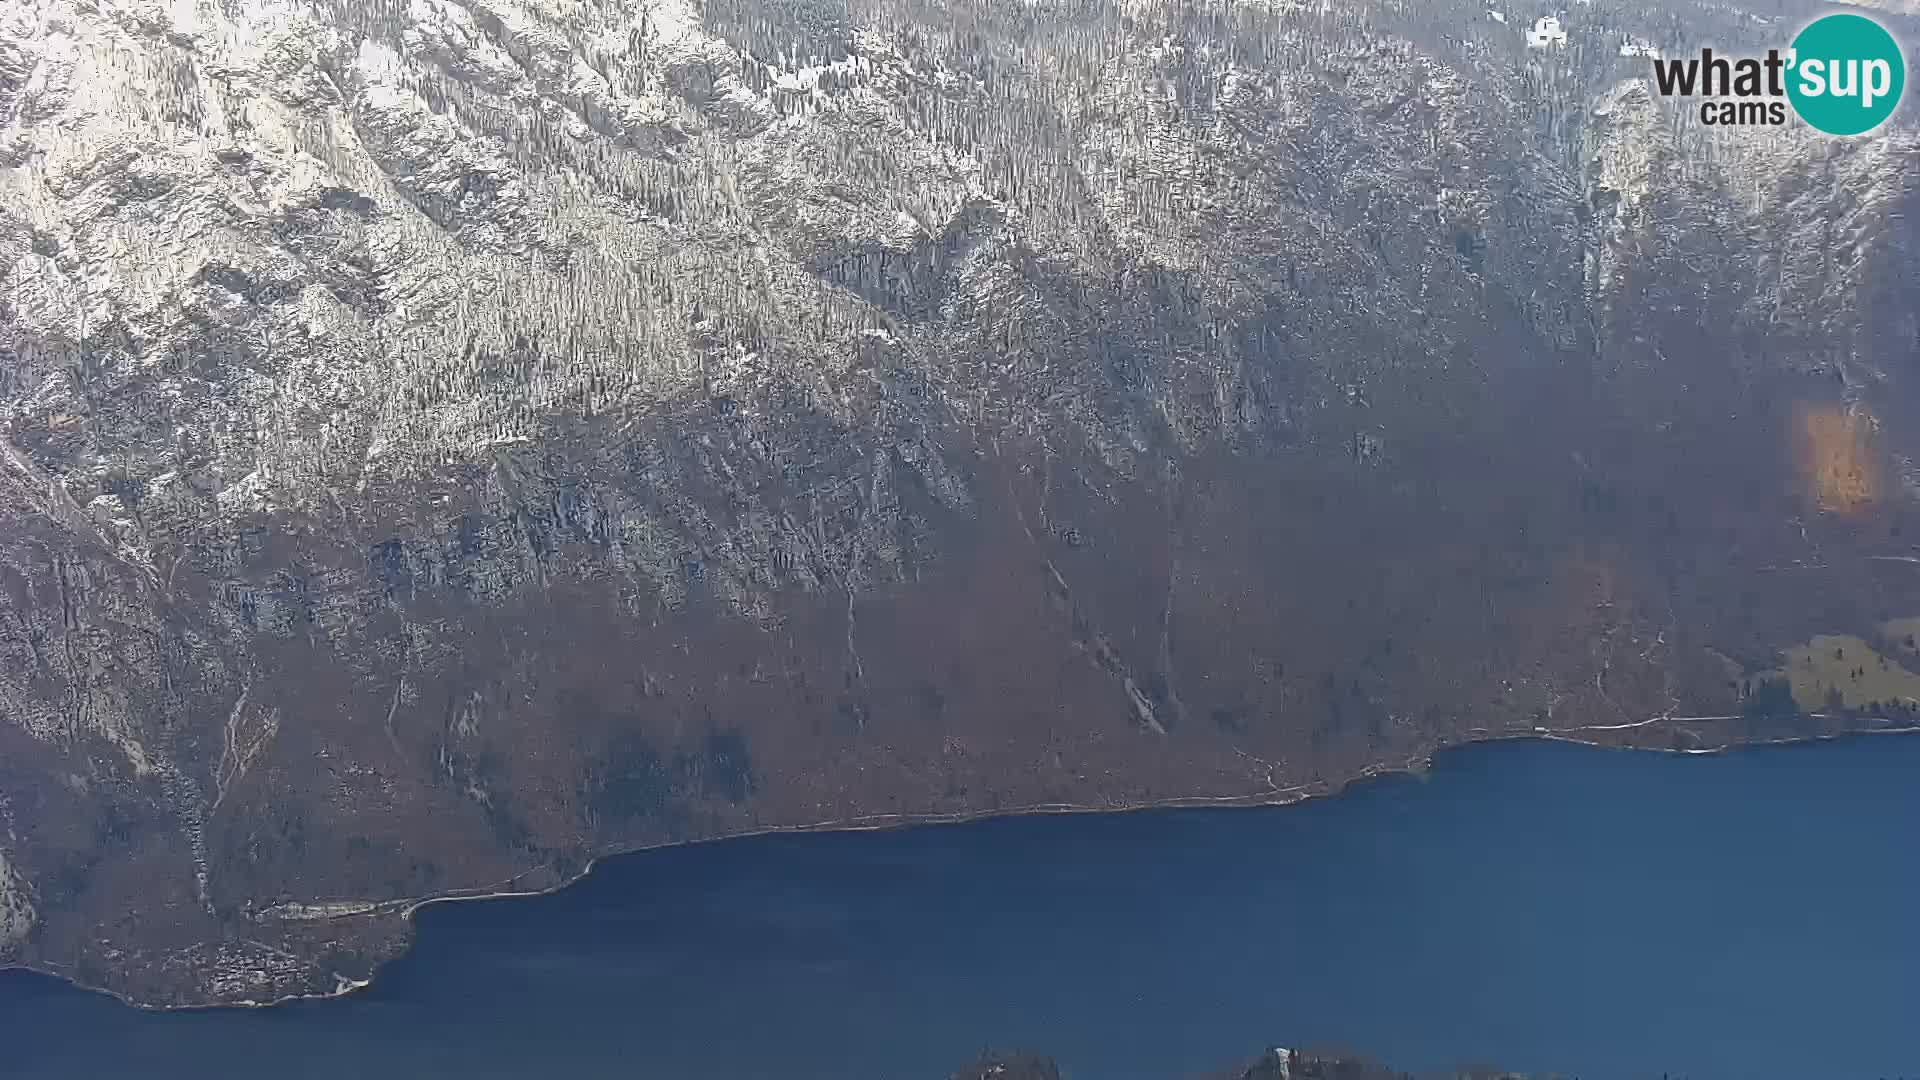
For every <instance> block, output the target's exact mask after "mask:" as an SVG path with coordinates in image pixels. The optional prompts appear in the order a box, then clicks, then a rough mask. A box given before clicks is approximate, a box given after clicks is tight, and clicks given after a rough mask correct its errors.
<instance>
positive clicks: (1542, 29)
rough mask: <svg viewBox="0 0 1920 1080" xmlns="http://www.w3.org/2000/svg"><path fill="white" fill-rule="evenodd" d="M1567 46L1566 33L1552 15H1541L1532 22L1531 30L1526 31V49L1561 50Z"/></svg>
mask: <svg viewBox="0 0 1920 1080" xmlns="http://www.w3.org/2000/svg"><path fill="white" fill-rule="evenodd" d="M1566 44H1567V32H1566V31H1565V30H1563V29H1561V27H1560V20H1559V19H1557V18H1555V17H1554V16H1552V15H1542V16H1540V17H1539V18H1538V19H1535V20H1534V21H1533V29H1531V30H1528V31H1527V48H1529V49H1561V48H1565V47H1566Z"/></svg>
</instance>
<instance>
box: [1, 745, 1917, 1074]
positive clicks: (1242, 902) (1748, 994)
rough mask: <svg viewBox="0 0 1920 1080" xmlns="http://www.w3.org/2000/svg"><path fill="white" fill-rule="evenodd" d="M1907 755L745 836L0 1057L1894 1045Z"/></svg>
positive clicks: (1160, 1056) (88, 1009) (12, 1048)
mask: <svg viewBox="0 0 1920 1080" xmlns="http://www.w3.org/2000/svg"><path fill="white" fill-rule="evenodd" d="M1916 777H1920V739H1914V738H1908V737H1885V738H1862V739H1857V740H1853V741H1847V742H1839V743H1830V744H1824V745H1819V746H1813V747H1796V748H1790V749H1770V750H1757V751H1746V752H1741V753H1736V754H1732V755H1729V756H1724V757H1671V756H1656V755H1650V754H1629V753H1622V752H1612V751H1600V750H1592V749H1583V748H1577V747H1573V746H1566V745H1556V744H1546V743H1535V744H1507V745H1496V746H1490V747H1479V748H1472V749H1468V750H1464V751H1458V752H1455V753H1451V754H1449V755H1447V756H1445V757H1443V758H1442V759H1441V760H1440V762H1439V763H1438V766H1437V767H1436V769H1435V770H1434V771H1433V773H1432V774H1431V776H1430V777H1428V778H1427V779H1425V780H1416V779H1409V778H1404V777H1402V778H1395V779H1391V780H1387V781H1383V782H1378V783H1374V784H1370V785H1368V786H1365V787H1364V788H1362V789H1359V790H1357V791H1355V792H1352V793H1350V794H1348V795H1346V796H1343V797H1340V798H1335V799H1329V800H1322V801H1318V802H1314V803H1310V804H1306V805H1303V806H1296V807H1290V808H1279V809H1270V810H1240V811H1173V812H1148V813H1139V814H1125V815H1109V816H1076V817H1053V818H1029V819H1008V820H1000V821H994V822H987V823H982V824H975V825H964V826H947V827H933V828H923V829H914V830H908V831H898V832H887V833H864V834H843V835H828V836H788V837H765V838H757V839H748V840H738V841H729V842H723V843H717V844H711V845H705V846H699V847H692V848H683V849H677V850H667V851H660V852H653V853H647V854H641V855H636V856H629V857H625V858H620V859H615V860H612V861H610V862H608V863H606V864H603V865H602V866H601V867H600V868H599V869H598V870H597V871H596V872H595V873H594V874H593V875H592V876H591V877H590V878H589V879H588V880H587V881H586V882H585V883H584V884H582V885H580V886H578V887H575V888H573V889H570V890H568V891H566V892H563V893H560V894H558V895H554V896H550V897H544V898H540V899H534V900H508V901H496V902H487V903H468V904H453V905H441V906H438V907H436V908H433V909H430V910H429V911H427V912H426V913H425V914H424V915H423V917H422V922H423V926H422V931H421V934H420V943H419V947H418V949H417V950H416V951H415V952H414V953H413V954H412V955H411V956H409V957H408V958H407V959H405V960H403V961H401V962H399V963H396V964H394V965H393V966H392V967H390V968H388V969H387V970H386V971H385V972H384V973H383V974H382V976H381V978H380V979H379V981H378V982H377V983H376V984H375V986H374V987H373V988H372V989H371V990H369V991H366V992H364V993H363V994H360V995H358V996H355V997H353V998H350V999H347V1000H343V1001H334V1002H327V1003H315V1004H306V1005H300V1006H296V1007H290V1008H282V1009H276V1010H255V1011H244V1010H242V1011H222V1012H211V1013H195V1014H182V1015H173V1016H156V1015H147V1014H141V1013H137V1012H134V1011H132V1010H130V1009H126V1008H124V1007H122V1006H119V1005H117V1004H115V1003H113V1002H112V1001H110V1000H108V999H106V998H103V997H97V996H93V995H88V994H83V993H80V992H77V991H73V990H70V989H68V988H66V987H65V986H63V985H61V984H59V983H56V982H54V981H52V980H50V979H45V978H41V977H38V976H28V975H25V974H20V973H9V974H6V975H4V976H0V1039H4V1045H5V1046H6V1048H7V1061H8V1065H7V1074H8V1075H10V1076H22V1077H39V1076H114V1075H136V1074H137V1075H140V1076H143V1077H146V1078H148V1080H159V1078H166V1077H194V1078H196V1080H203V1078H206V1077H225V1076H255V1075H260V1072H259V1070H260V1067H261V1063H262V1062H267V1061H271V1062H273V1063H274V1064H273V1065H272V1067H271V1072H272V1073H273V1075H275V1076H285V1077H304V1076H314V1077H322V1076H324V1077H329V1078H337V1077H341V1076H361V1077H375V1078H386V1077H392V1078H402V1077H405V1078H408V1080H413V1078H418V1077H428V1076H461V1077H482V1076H487V1077H491V1076H591V1077H602V1076H620V1077H663V1078H695V1077H698V1078H702V1080H729V1078H736V1077H738V1078H767V1077H775V1076H777V1077H781V1078H782V1080H790V1078H819V1080H861V1078H867V1077H873V1078H887V1080H894V1078H906V1077H928V1078H937V1077H941V1076H944V1075H945V1074H946V1072H947V1071H949V1070H950V1069H952V1068H956V1067H958V1066H959V1065H961V1064H964V1063H965V1061H966V1060H968V1059H969V1058H970V1057H971V1056H972V1055H973V1054H974V1053H976V1052H977V1051H978V1050H979V1049H980V1048H981V1047H982V1046H984V1045H987V1044H993V1045H998V1046H1024V1047H1031V1048H1036V1049H1042V1050H1045V1051H1047V1052H1049V1053H1052V1054H1055V1055H1057V1056H1058V1057H1059V1058H1060V1059H1061V1060H1062V1062H1063V1064H1064V1065H1065V1066H1066V1067H1067V1069H1068V1071H1069V1075H1070V1076H1072V1077H1074V1078H1077V1080H1094V1078H1098V1080H1129V1078H1135V1077H1138V1078H1153V1080H1170V1078H1176V1077H1183V1076H1188V1075H1191V1074H1193V1073H1194V1072H1197V1071H1200V1070H1202V1069H1204V1068H1207V1067H1211V1066H1214V1065H1223V1064H1227V1063H1228V1062H1230V1061H1231V1060H1232V1059H1233V1058H1235V1057H1236V1056H1238V1055H1242V1054H1252V1053H1253V1052H1256V1051H1257V1050H1259V1049H1260V1048H1261V1047H1262V1046H1264V1045H1271V1044H1274V1043H1279V1044H1283V1045H1289V1044H1290V1045H1310V1044H1311V1045H1324V1044H1328V1043H1337V1044H1347V1045H1350V1046H1353V1047H1358V1048H1363V1049H1365V1050H1366V1051H1368V1052H1369V1053H1371V1054H1373V1055H1375V1056H1378V1057H1381V1058H1384V1059H1386V1060H1389V1061H1391V1062H1393V1063H1395V1064H1398V1065H1400V1066H1401V1067H1404V1068H1424V1067H1427V1066H1437V1065H1442V1064H1449V1063H1460V1062H1464V1061H1469V1060H1491V1061H1497V1062H1500V1063H1502V1064H1505V1065H1506V1066H1507V1067H1509V1068H1526V1069H1548V1068H1553V1069H1558V1070H1561V1071H1564V1072H1568V1073H1573V1072H1577V1073H1578V1074H1579V1075H1580V1076H1581V1077H1583V1078H1585V1080H1597V1078H1609V1077H1646V1076H1658V1075H1660V1073H1661V1071H1662V1070H1666V1071H1669V1072H1671V1073H1673V1074H1674V1075H1683V1076H1686V1077H1688V1078H1690V1080H1709V1078H1713V1077H1726V1078H1739V1080H1766V1078H1769V1077H1782V1078H1788V1077H1791V1078H1794V1080H1806V1078H1808V1077H1823V1078H1830V1080H1846V1078H1850V1077H1861V1078H1867V1077H1880V1076H1894V1075H1901V1070H1902V1069H1904V1070H1906V1073H1907V1074H1908V1075H1911V1074H1912V1073H1913V1071H1914V1070H1915V1069H1916V1068H1920V1026H1916V1025H1915V1024H1914V1023H1913V1014H1912V1008H1913V1003H1914V1002H1915V1001H1920V974H1916V965H1915V963H1914V958H1915V957H1920V927H1916V922H1915V919H1914V911H1915V908H1914V904H1915V900H1916V898H1917V897H1920V857H1916V855H1915V846H1914V836H1915V827H1916V825H1920V784H1916V783H1915V778H1916Z"/></svg>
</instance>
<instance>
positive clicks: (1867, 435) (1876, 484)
mask: <svg viewBox="0 0 1920 1080" xmlns="http://www.w3.org/2000/svg"><path fill="white" fill-rule="evenodd" d="M1799 459H1800V474H1801V478H1802V480H1803V481H1804V482H1805V484H1806V487H1807V490H1808V491H1809V493H1811V494H1812V496H1813V499H1814V502H1815V503H1816V504H1818V505H1819V507H1820V509H1821V510H1824V511H1829V512H1832V513H1838V514H1847V513H1855V512H1858V511H1861V510H1864V509H1866V507H1867V506H1868V505H1870V504H1871V503H1873V502H1874V501H1875V500H1876V499H1878V498H1880V494H1881V491H1882V489H1883V482H1884V481H1883V478H1882V476H1881V468H1880V461H1879V458H1878V456H1877V455H1876V454H1875V453H1874V448H1873V418H1872V417H1871V416H1869V415H1867V414H1866V413H1864V412H1857V411H1851V412H1850V411H1848V410H1847V409H1845V408H1842V407H1840V406H1831V405H1828V406H1817V407H1807V408H1803V409H1802V410H1801V412H1800V454H1799Z"/></svg>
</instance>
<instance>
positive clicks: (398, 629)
mask: <svg viewBox="0 0 1920 1080" xmlns="http://www.w3.org/2000/svg"><path fill="white" fill-rule="evenodd" d="M1546 10H1547V9H1545V8H1542V9H1541V10H1540V12H1538V13H1536V12H1534V11H1533V10H1532V8H1531V7H1528V6H1526V5H1521V6H1517V7H1516V6H1513V5H1506V6H1505V7H1504V8H1503V13H1507V14H1510V16H1511V18H1510V19H1509V20H1508V21H1506V22H1502V21H1498V20H1494V19H1490V18H1488V17H1487V9H1486V6H1485V5H1484V4H1481V3H1477V2H1476V3H1472V4H1465V3H1459V4H1456V3H1428V2H1425V0H1422V2H1418V3H1415V2H1406V3H1400V2H1385V0H1375V2H1370V3H1347V2H1338V3H1326V4H1314V3H1293V2H1282V0H1271V2H1255V3H1232V4H1228V3H1213V2H1201V3H1182V4H1168V3H1164V2H1161V0H1128V2H1122V3H1110V2H1092V3H1053V2H1049V0H1028V2H1018V3H1014V2H1009V3H990V4H976V3H967V4H958V5H949V4H930V3H920V2H917V0H899V2H895V0H889V2H886V3H875V2H866V0H862V2H854V3H836V2H831V0H712V2H710V3H705V4H700V3H694V2H691V0H590V2H562V0H550V2H547V0H542V2H532V0H528V2H520V0H409V2H407V3H400V2H396V0H373V2H369V0H175V2H172V3H161V2H153V0H149V2H121V0H17V2H15V3H12V4H10V5H9V6H7V7H6V9H5V10H4V11H0V281H4V285H5V287H4V289H0V412H3V414H4V422H5V425H6V430H5V439H4V441H0V454H3V455H4V462H0V505H3V506H4V508H5V516H4V518H3V519H0V586H3V587H4V592H0V962H19V963H25V964H29V965H32V966H35V967H39V968H43V969H45V970H50V971H55V972H59V973H62V974H65V975H68V976H70V977H72V978H75V979H77V980H79V981H82V982H85V983H88V984H90V985H98V986H105V987H108V988H111V989H113V990H114V991H116V992H119V993H122V994H124V995H127V996H129V997H132V998H135V999H137V1000H140V1001H143V1002H149V1003H185V1002H202V1001H208V1000H239V999H249V1000H265V999H269V998H274V997H278V996H283V995H286V994H292V993H310V992H331V991H333V990H336V989H338V988H340V987H342V986H346V985H351V984H352V983H353V982H355V981H357V980H359V979H362V978H364V977H365V976H366V975H367V973H368V971H369V970H370V968H371V966H372V965H373V964H374V963H375V962H377V960H379V959H380V958H382V957H384V956H387V955H390V954H391V953H392V951H393V950H394V949H396V948H397V947H398V946H399V944H400V943H401V941H402V939H403V937H404V932H405V931H404V927H403V925H402V923H401V919H400V917H399V913H400V912H402V911H404V910H405V909H406V907H407V906H408V904H409V903H411V902H412V901H413V900H415V899H417V898H420V897H425V896H434V895H446V894H451V893H457V892H463V891H489V890H501V889H517V888H538V887H545V886H548V885H552V884H555V883H558V882H560V881H563V880H565V879H567V878H568V877H570V876H571V875H573V874H574V873H577V872H578V870H579V869H580V868H581V867H582V866H583V865H584V864H585V862H586V861H587V860H588V859H590V858H591V857H593V856H594V855H597V854H600V853H603V852H607V851H611V850H619V849H623V848H629V847H634V846H640V845H644V844H651V843H662V842H670V841H675V840H684V839H690V838H694V837H700V836H711V835H719V834H724V833H731V832H741V831H748V830H755V829H768V828H789V827H803V826H817V825H824V824H830V823H848V822H855V821H863V822H874V821H890V820H899V819H902V818H907V817H915V816H932V815H955V814H968V813H980V812H995V811H1004V810H1010V809H1015V808H1020V807H1028V806H1040V805H1075V806H1105V805H1127V804H1137V803H1142V802H1149V801H1166V800H1175V799H1198V800H1221V801H1231V800H1262V799H1277V798H1291V797H1297V796H1299V795H1302V794H1307V793H1312V792H1316V791H1321V790H1326V789H1328V788H1329V787H1331V786H1334V785H1337V784H1338V783H1340V782H1343V781H1344V780H1345V779H1347V778H1350V777H1352V776H1354V775H1358V774H1360V773H1361V772H1363V771H1365V770H1369V769H1375V768H1379V767H1382V766H1390V765H1395V764H1398V763H1401V762H1404V761H1407V760H1409V759H1412V758H1417V757H1419V756H1421V755H1423V754H1425V753H1427V752H1430V751H1431V750H1432V749H1433V748H1434V747H1436V746H1438V745H1442V744H1445V743H1447V742H1452V741H1458V740H1462V739H1467V738H1475V737H1481V736H1485V735H1489V734H1505V733H1510V732H1526V731H1534V730H1537V729H1540V728H1548V729H1555V730H1566V731H1568V732H1571V733H1579V732H1582V731H1585V733H1586V735H1587V736H1588V737H1595V738H1602V737H1606V738H1636V739H1641V740H1643V741H1667V742H1670V741H1671V740H1675V739H1680V740H1694V741H1695V742H1697V743H1700V744H1703V745H1704V744H1717V743H1722V742H1727V741H1738V740H1740V739H1744V738H1749V737H1756V732H1757V731H1758V730H1759V729H1758V728H1756V727H1755V726H1754V725H1755V724H1758V723H1759V722H1760V721H1759V720H1757V719H1755V718H1753V717H1748V718H1746V719H1744V720H1742V719H1739V716H1740V714H1741V713H1742V711H1743V710H1742V703H1741V700H1740V698H1741V695H1742V694H1743V693H1745V692H1746V691H1747V689H1748V687H1749V684H1750V683H1751V681H1752V676H1753V675H1754V674H1755V673H1759V672H1763V671H1765V670H1767V669H1769V668H1770V667H1771V666H1772V665H1773V662H1774V654H1775V652H1776V651H1777V650H1779V649H1781V648H1783V647H1785V646H1788V645H1791V644H1794V643H1798V642H1801V641H1804V640H1806V639H1808V638H1809V637H1810V636H1811V635H1812V634H1814V633H1816V632H1822V631H1829V630H1833V631H1840V630H1845V631H1849V632H1857V633H1867V632H1869V631H1870V629H1871V627H1873V626H1875V625H1877V623H1878V620H1882V619H1886V618H1890V617H1894V616H1899V615H1911V614H1916V613H1920V594H1916V588H1917V587H1920V576H1915V575H1913V574H1912V572H1911V566H1910V564H1909V563H1903V562H1900V561H1898V560H1899V559H1904V558H1908V557H1909V556H1910V555H1911V554H1912V553H1911V544H1910V540H1909V539H1907V538H1909V537H1911V536H1914V535H1916V533H1915V532H1914V531H1913V529H1912V527H1913V524H1914V522H1913V520H1912V513H1913V511H1912V503H1911V494H1910V491H1911V484H1912V479H1911V478H1912V476H1913V474H1914V470H1913V467H1912V464H1911V459H1912V456H1913V455H1914V454H1916V453H1920V449H1917V448H1916V440H1917V439H1920V429H1917V428H1916V421H1917V420H1920V418H1917V417H1916V416H1915V401H1914V394H1913V391H1912V389H1911V388H1910V381H1911V380H1912V379H1913V378H1914V370H1915V362H1916V359H1920V357H1917V356H1916V352H1917V351H1920V328H1917V326H1920V324H1917V323H1916V311H1915V306H1914V304H1913V302H1912V298H1913V297H1914V296H1916V295H1920V136H1916V133H1915V125H1914V122H1913V120H1912V115H1913V107H1912V106H1911V104H1910V105H1909V107H1908V109H1907V111H1906V113H1905V114H1903V115H1902V116H1901V117H1899V118H1898V119H1896V121H1895V122H1894V123H1892V124H1890V125H1889V126H1888V127H1887V128H1886V129H1884V130H1883V131H1881V132H1879V133H1877V134H1874V135H1870V136H1866V137H1862V138H1859V139H1854V140H1844V141H1843V140H1829V139H1825V138H1822V137H1819V136H1816V135H1814V134H1812V133H1811V132H1809V131H1808V130H1807V129H1805V128H1804V127H1800V126H1797V125H1796V126H1792V127H1788V128H1781V129H1713V128H1706V127H1703V126H1701V125H1699V124H1698V123H1697V122H1695V121H1693V120H1692V119H1691V118H1690V117H1689V116H1688V115H1687V114H1686V112H1685V111H1684V110H1683V109H1679V108H1676V107H1675V106H1674V105H1673V103H1671V102H1668V101H1666V100H1663V99H1661V98H1659V97H1658V96H1657V95H1656V94H1655V93H1654V92H1653V90H1652V88H1651V86H1650V79H1649V77H1648V76H1649V73H1650V72H1649V68H1648V67H1647V65H1648V61H1647V60H1645V59H1644V58H1640V57H1634V56H1622V55H1621V52H1622V50H1621V48H1620V46H1621V44H1622V43H1623V42H1625V41H1628V40H1631V41H1635V42H1646V43H1651V44H1653V45H1656V46H1658V47H1660V48H1663V49H1675V48H1680V47H1685V46H1686V45H1687V43H1690V42H1691V43H1696V44H1697V43H1698V42H1701V41H1712V42H1718V43H1727V44H1730V45H1744V46H1752V47H1765V45H1766V44H1768V43H1775V42H1777V39H1779V38H1780V37H1781V35H1783V34H1785V33H1788V32H1789V31H1790V29H1791V26H1792V25H1795V24H1796V19H1797V18H1799V17H1800V16H1799V14H1798V13H1795V12H1786V11H1784V10H1781V9H1780V5H1770V6H1769V9H1768V10H1767V11H1766V12H1758V11H1755V12H1752V13H1749V12H1743V11H1739V10H1735V9H1730V8H1727V7H1725V6H1724V5H1698V6H1695V5H1691V4H1681V3H1662V4H1655V3H1637V4H1627V3H1609V2H1604V0H1596V2H1594V3H1591V4H1582V5H1579V6H1577V7H1576V8H1575V9H1574V10H1573V11H1572V12H1571V13H1568V14H1566V22H1567V29H1568V34H1569V43H1568V47H1567V48H1565V49H1557V50H1530V49H1528V48H1527V47H1526V45H1525V42H1524V40H1523V38H1522V28H1523V27H1525V26H1527V25H1529V24H1530V23H1531V22H1532V19H1533V17H1534V15H1535V14H1540V13H1546ZM1807 10H1808V11H1811V10H1812V9H1811V8H1808V9H1807ZM1888 17H1890V18H1891V17H1896V16H1888ZM1905 33H1906V38H1905V39H1906V40H1908V41H1913V40H1920V35H1916V34H1915V33H1914V32H1913V28H1912V27H1910V26H1909V27H1906V28H1905ZM1747 711H1748V712H1751V710H1747ZM1657 715H1668V716H1727V717H1732V718H1733V719H1729V720H1726V721H1721V722H1711V723H1709V722H1701V723H1697V724H1690V723H1660V724H1653V725H1647V726H1643V727H1633V728H1628V727H1623V726H1622V725H1626V724H1636V723H1638V722H1639V721H1641V720H1643V719H1646V718H1648V717H1652V716H1657ZM1760 719H1766V718H1760ZM1866 722H1868V721H1867V720H1866V719H1864V718H1861V717H1849V716H1841V715H1839V714H1837V713H1836V714H1835V715H1832V716H1829V717H1826V718H1824V719H1822V718H1804V717H1803V718H1798V719H1795V720H1793V721H1792V723H1794V724H1797V725H1800V726H1799V727H1798V728H1794V730H1811V729H1813V728H1815V727H1821V728H1822V729H1823V730H1824V729H1825V728H1824V727H1822V726H1823V725H1824V726H1826V727H1831V726H1844V725H1846V724H1854V723H1866ZM1589 729H1591V730H1589ZM1607 732H1612V734H1607ZM1775 734H1777V732H1775Z"/></svg>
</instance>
